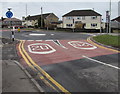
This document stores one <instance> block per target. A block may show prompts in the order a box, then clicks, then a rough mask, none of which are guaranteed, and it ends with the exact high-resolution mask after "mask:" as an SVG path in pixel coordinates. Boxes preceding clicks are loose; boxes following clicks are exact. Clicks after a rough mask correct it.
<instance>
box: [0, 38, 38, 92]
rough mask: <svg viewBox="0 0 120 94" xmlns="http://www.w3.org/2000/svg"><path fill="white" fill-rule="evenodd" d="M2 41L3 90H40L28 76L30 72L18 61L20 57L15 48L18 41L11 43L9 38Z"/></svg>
mask: <svg viewBox="0 0 120 94" xmlns="http://www.w3.org/2000/svg"><path fill="white" fill-rule="evenodd" d="M1 41H2V42H1ZM0 42H1V44H2V45H3V47H2V53H1V54H0V55H2V56H1V57H2V58H1V59H2V60H0V61H1V63H0V64H1V67H2V76H1V77H2V81H1V79H0V83H1V84H2V92H3V93H5V92H39V89H38V88H37V87H36V86H35V83H34V82H32V80H33V79H32V78H30V77H28V75H29V74H28V75H27V73H26V72H25V69H23V68H22V66H21V64H20V63H19V62H17V61H18V57H17V54H16V50H15V45H16V43H17V42H16V41H15V43H11V41H10V40H7V39H2V40H0ZM0 69H1V68H0ZM0 74H1V73H0ZM31 79H32V80H31ZM0 87H1V86H0ZM37 94H39V93H37Z"/></svg>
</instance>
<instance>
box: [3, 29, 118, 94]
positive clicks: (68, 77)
mask: <svg viewBox="0 0 120 94" xmlns="http://www.w3.org/2000/svg"><path fill="white" fill-rule="evenodd" d="M92 35H95V34H84V33H65V32H49V31H39V32H38V31H29V32H25V31H23V32H20V33H18V32H16V33H15V38H16V39H19V40H23V41H21V42H20V43H19V45H18V46H17V47H16V48H17V50H18V55H19V56H20V57H22V58H21V60H20V61H21V64H22V65H23V66H24V67H25V68H26V69H27V70H28V71H29V73H30V74H31V75H32V76H33V78H34V79H35V80H36V81H37V82H38V83H39V85H40V86H41V87H42V88H43V89H44V90H45V91H46V92H65V93H66V92H68V93H69V94H70V93H73V92H89V93H90V92H118V90H119V89H118V71H119V70H120V68H119V66H118V53H117V52H116V51H112V50H109V49H104V48H101V47H99V46H96V45H94V44H92V43H89V41H87V38H88V37H89V36H92ZM2 36H3V37H9V36H10V32H9V31H6V32H3V33H2ZM114 94H117V93H114Z"/></svg>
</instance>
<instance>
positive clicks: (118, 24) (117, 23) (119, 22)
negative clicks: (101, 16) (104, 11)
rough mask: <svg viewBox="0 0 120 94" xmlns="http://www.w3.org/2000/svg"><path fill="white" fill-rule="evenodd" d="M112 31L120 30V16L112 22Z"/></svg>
mask: <svg viewBox="0 0 120 94" xmlns="http://www.w3.org/2000/svg"><path fill="white" fill-rule="evenodd" d="M111 28H112V29H120V16H118V17H116V18H114V19H112V20H111Z"/></svg>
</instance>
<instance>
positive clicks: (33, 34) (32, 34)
mask: <svg viewBox="0 0 120 94" xmlns="http://www.w3.org/2000/svg"><path fill="white" fill-rule="evenodd" d="M29 35H31V36H45V35H46V34H37V33H31V34H29Z"/></svg>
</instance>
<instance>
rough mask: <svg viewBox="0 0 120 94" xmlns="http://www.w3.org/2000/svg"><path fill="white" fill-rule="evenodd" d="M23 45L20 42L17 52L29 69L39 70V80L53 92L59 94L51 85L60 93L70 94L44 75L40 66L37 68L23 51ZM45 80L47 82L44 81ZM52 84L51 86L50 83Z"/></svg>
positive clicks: (22, 42)
mask: <svg viewBox="0 0 120 94" xmlns="http://www.w3.org/2000/svg"><path fill="white" fill-rule="evenodd" d="M24 43H25V41H20V44H19V47H18V48H19V51H20V54H21V55H22V57H23V59H24V60H25V62H26V63H27V64H28V65H29V67H30V68H32V69H34V70H36V69H37V70H39V73H38V75H39V78H40V79H41V80H43V81H44V82H45V84H47V85H49V86H50V87H52V88H53V89H54V90H55V91H57V92H59V91H58V90H57V89H56V88H55V87H54V86H53V85H55V86H56V87H57V88H58V89H59V90H60V91H61V92H64V93H65V94H71V93H70V92H69V91H68V90H66V89H65V88H64V87H63V86H61V85H60V84H59V83H58V82H56V81H55V80H54V79H53V78H52V77H51V76H50V75H49V74H48V73H46V72H45V71H44V70H43V69H42V68H41V67H40V66H38V65H37V64H36V63H35V62H34V61H33V60H32V58H31V57H30V56H29V55H28V53H27V52H26V51H25V49H24ZM45 78H47V79H48V81H47V80H46V79H45ZM49 81H50V82H51V83H52V84H53V85H52V84H51V83H50V82H49Z"/></svg>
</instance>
